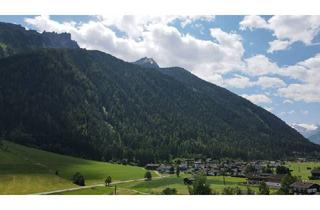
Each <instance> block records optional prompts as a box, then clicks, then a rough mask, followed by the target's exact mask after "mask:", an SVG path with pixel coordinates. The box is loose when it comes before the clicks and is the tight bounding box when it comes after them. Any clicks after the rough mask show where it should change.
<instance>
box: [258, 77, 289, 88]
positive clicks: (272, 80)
mask: <svg viewBox="0 0 320 210" xmlns="http://www.w3.org/2000/svg"><path fill="white" fill-rule="evenodd" d="M255 84H256V85H259V86H261V87H262V88H263V89H267V88H280V87H285V86H286V83H285V82H284V81H283V80H281V79H279V78H277V77H265V76H263V77H259V79H258V81H257V82H255Z"/></svg>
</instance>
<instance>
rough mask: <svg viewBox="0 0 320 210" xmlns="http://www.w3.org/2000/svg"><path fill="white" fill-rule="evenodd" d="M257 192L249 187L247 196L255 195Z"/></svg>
mask: <svg viewBox="0 0 320 210" xmlns="http://www.w3.org/2000/svg"><path fill="white" fill-rule="evenodd" d="M255 194H256V192H255V191H254V190H252V189H251V188H250V187H249V186H247V195H255Z"/></svg>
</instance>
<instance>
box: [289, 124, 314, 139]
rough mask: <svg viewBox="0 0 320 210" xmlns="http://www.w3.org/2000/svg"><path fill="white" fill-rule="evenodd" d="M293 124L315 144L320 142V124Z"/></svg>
mask: <svg viewBox="0 0 320 210" xmlns="http://www.w3.org/2000/svg"><path fill="white" fill-rule="evenodd" d="M291 126H292V127H293V128H294V129H296V130H297V131H298V132H299V133H301V134H302V135H303V136H304V137H306V138H308V139H309V140H310V141H312V142H313V143H315V144H320V126H319V125H312V126H310V125H308V126H305V125H303V124H297V123H293V124H291Z"/></svg>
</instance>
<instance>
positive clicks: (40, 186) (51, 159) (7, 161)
mask: <svg viewBox="0 0 320 210" xmlns="http://www.w3.org/2000/svg"><path fill="white" fill-rule="evenodd" d="M4 148H7V149H6V150H4ZM56 171H57V172H58V175H56V174H55V173H56ZM76 172H80V173H82V174H83V175H84V176H85V179H86V183H87V184H88V185H90V184H95V183H104V180H105V178H106V177H107V176H111V177H112V179H113V180H114V181H116V180H130V179H141V178H143V176H144V173H145V170H144V169H143V168H140V167H134V166H125V165H118V164H110V163H105V162H97V161H90V160H84V159H80V158H74V157H70V156H65V155H59V154H55V153H51V152H45V151H42V150H38V149H34V148H30V147H25V146H22V145H18V144H14V143H12V142H7V141H4V145H3V146H2V147H1V148H0V183H1V184H0V194H29V193H38V192H47V191H51V190H57V189H66V188H71V187H76V185H74V184H72V181H71V177H72V176H73V174H74V173H76ZM153 176H154V177H155V176H156V175H155V174H153Z"/></svg>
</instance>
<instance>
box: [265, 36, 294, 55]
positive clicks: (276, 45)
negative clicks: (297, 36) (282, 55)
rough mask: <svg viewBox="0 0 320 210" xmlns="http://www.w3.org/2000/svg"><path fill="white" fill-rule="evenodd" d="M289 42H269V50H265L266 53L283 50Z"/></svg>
mask: <svg viewBox="0 0 320 210" xmlns="http://www.w3.org/2000/svg"><path fill="white" fill-rule="evenodd" d="M290 44H291V42H289V41H287V40H278V39H276V40H273V41H271V42H269V49H268V50H267V52H268V53H273V52H274V51H279V50H284V49H287V48H288V46H289V45H290Z"/></svg>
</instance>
